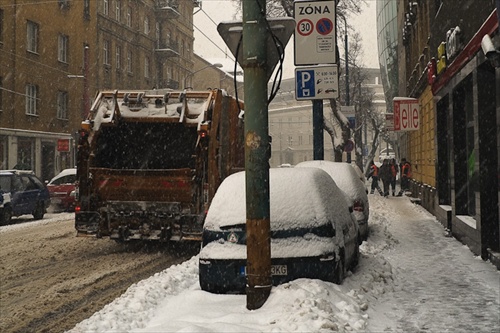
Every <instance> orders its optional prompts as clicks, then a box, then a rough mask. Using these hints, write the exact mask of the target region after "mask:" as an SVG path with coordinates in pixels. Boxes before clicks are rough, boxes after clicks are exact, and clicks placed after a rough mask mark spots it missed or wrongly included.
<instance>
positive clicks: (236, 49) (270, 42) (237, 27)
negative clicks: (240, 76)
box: [217, 17, 295, 80]
mask: <svg viewBox="0 0 500 333" xmlns="http://www.w3.org/2000/svg"><path fill="white" fill-rule="evenodd" d="M267 22H268V24H269V27H270V29H271V31H272V32H273V34H274V37H273V36H272V35H271V34H268V37H267V61H266V66H267V68H266V72H267V79H268V80H269V78H270V77H271V76H272V75H273V72H274V68H275V67H276V64H277V63H278V60H279V57H280V56H281V54H279V53H278V51H277V48H276V41H275V39H274V38H277V39H278V40H279V41H280V42H281V43H282V44H283V48H284V47H285V46H286V44H287V43H288V40H289V39H290V36H291V35H292V33H293V31H294V29H295V21H294V19H292V18H291V17H285V18H283V17H282V18H269V19H268V20H267ZM217 31H218V32H219V35H220V36H221V37H222V39H223V40H224V42H226V44H227V46H228V47H229V49H230V50H231V52H232V53H233V55H234V57H235V58H236V60H237V61H238V63H239V64H240V66H241V67H242V68H243V69H245V67H246V66H245V64H244V59H243V58H244V57H243V45H242V44H243V42H242V41H241V36H242V33H243V22H241V21H234V22H222V23H219V25H218V26H217Z"/></svg>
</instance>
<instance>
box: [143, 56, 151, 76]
mask: <svg viewBox="0 0 500 333" xmlns="http://www.w3.org/2000/svg"><path fill="white" fill-rule="evenodd" d="M150 66H151V65H150V62H149V58H148V57H146V58H145V59H144V77H145V78H146V79H148V78H149V74H150Z"/></svg>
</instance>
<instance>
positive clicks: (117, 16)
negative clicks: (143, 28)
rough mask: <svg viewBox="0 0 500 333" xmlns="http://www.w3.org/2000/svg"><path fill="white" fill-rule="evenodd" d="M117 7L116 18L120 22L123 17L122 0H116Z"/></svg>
mask: <svg viewBox="0 0 500 333" xmlns="http://www.w3.org/2000/svg"><path fill="white" fill-rule="evenodd" d="M115 4H116V8H115V19H116V20H117V21H118V22H120V20H121V18H122V3H121V2H120V0H115Z"/></svg>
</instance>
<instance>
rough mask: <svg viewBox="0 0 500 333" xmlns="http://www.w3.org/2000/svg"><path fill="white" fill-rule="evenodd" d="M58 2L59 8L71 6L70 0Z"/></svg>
mask: <svg viewBox="0 0 500 333" xmlns="http://www.w3.org/2000/svg"><path fill="white" fill-rule="evenodd" d="M57 3H58V4H59V8H61V9H68V8H69V0H57Z"/></svg>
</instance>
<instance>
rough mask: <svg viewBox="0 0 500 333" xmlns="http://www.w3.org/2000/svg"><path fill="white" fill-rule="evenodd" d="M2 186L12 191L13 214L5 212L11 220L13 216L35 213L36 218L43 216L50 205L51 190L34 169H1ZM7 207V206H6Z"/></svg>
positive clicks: (11, 206)
mask: <svg viewBox="0 0 500 333" xmlns="http://www.w3.org/2000/svg"><path fill="white" fill-rule="evenodd" d="M0 188H1V189H2V191H5V192H9V193H10V209H11V214H5V213H4V216H7V217H8V219H6V220H4V221H3V223H4V224H7V223H9V222H10V217H11V216H21V215H25V214H33V217H34V218H35V220H39V219H42V218H43V215H44V214H45V213H46V211H47V207H48V206H49V205H50V196H49V190H48V189H47V187H46V186H45V184H44V183H43V182H42V181H41V180H40V179H39V178H38V177H37V176H35V174H34V173H33V172H32V171H20V170H2V171H0ZM4 209H5V208H4Z"/></svg>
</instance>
